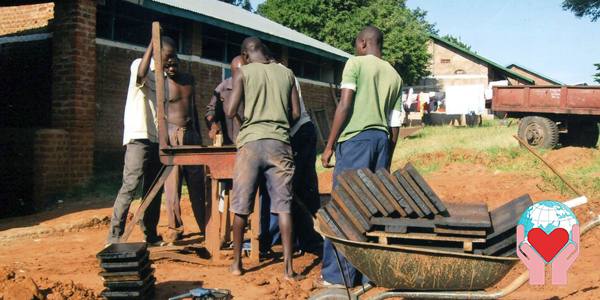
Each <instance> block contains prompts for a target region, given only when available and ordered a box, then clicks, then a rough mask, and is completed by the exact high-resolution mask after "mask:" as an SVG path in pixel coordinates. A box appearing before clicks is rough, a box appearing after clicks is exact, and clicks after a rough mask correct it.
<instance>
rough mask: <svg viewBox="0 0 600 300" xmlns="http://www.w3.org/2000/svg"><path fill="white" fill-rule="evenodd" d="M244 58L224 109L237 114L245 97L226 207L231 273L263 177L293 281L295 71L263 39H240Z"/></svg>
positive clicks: (238, 268) (236, 270)
mask: <svg viewBox="0 0 600 300" xmlns="http://www.w3.org/2000/svg"><path fill="white" fill-rule="evenodd" d="M242 57H243V59H244V60H245V61H246V62H247V63H248V64H247V65H244V66H242V67H241V68H240V70H239V72H236V74H235V75H234V77H233V91H232V95H231V106H229V107H228V108H227V109H226V115H227V117H229V118H233V117H235V116H236V114H237V110H238V106H239V105H240V103H241V102H242V99H243V101H244V116H243V123H242V126H241V129H240V133H239V134H238V137H237V141H236V146H237V147H238V153H237V156H236V161H235V167H234V175H233V176H234V178H233V200H232V203H231V209H230V210H231V212H233V213H235V218H234V222H233V249H234V260H233V264H232V265H231V272H232V273H233V274H234V275H241V274H242V270H243V269H242V261H241V252H242V240H243V233H244V228H245V227H246V222H247V219H248V215H249V214H250V213H252V209H253V201H254V196H255V194H256V190H257V187H258V184H259V180H260V178H261V177H264V178H265V181H266V186H267V188H268V193H269V196H270V198H271V204H270V207H271V213H275V214H278V215H279V228H280V229H281V239H282V243H283V256H284V278H285V279H288V280H294V279H296V274H295V273H294V270H293V267H292V251H293V249H292V248H293V241H292V226H293V224H292V216H291V204H292V180H293V175H294V161H293V155H292V149H291V147H290V137H289V129H290V127H291V126H292V125H293V123H294V122H295V121H297V120H298V118H299V117H300V104H299V102H298V92H297V90H296V86H295V83H294V74H293V73H292V71H291V70H289V69H288V68H286V67H284V66H281V65H279V64H276V63H273V62H271V61H270V60H269V59H268V57H267V55H266V54H265V50H264V46H263V43H262V42H261V41H260V40H259V39H258V38H255V37H249V38H246V39H245V40H244V42H243V43H242ZM255 213H260V212H255ZM253 250H255V249H253Z"/></svg>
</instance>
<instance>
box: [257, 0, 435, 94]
mask: <svg viewBox="0 0 600 300" xmlns="http://www.w3.org/2000/svg"><path fill="white" fill-rule="evenodd" d="M257 12H258V13H259V14H261V15H263V16H265V17H267V18H269V19H271V20H273V21H275V22H278V23H281V24H283V25H285V26H287V27H290V28H293V29H295V30H297V31H299V32H302V33H304V34H306V35H308V36H310V37H313V38H315V39H318V40H321V41H324V42H326V43H328V44H330V45H332V46H334V47H337V48H339V49H342V50H344V51H346V52H349V53H353V52H354V39H355V38H356V34H357V33H358V32H359V31H360V30H361V29H362V28H363V27H365V26H367V25H374V26H377V27H378V28H379V29H381V31H383V33H384V49H383V56H384V57H383V58H384V59H385V60H387V61H389V62H390V63H391V64H392V65H393V66H394V67H395V68H396V70H398V73H400V75H401V76H402V78H403V79H404V81H405V83H407V84H414V83H416V82H417V81H418V80H419V79H420V78H422V77H423V76H427V75H429V71H428V67H429V59H430V55H429V53H428V52H427V43H428V40H429V33H434V32H435V28H434V26H433V25H432V24H430V23H428V22H427V21H426V20H425V15H426V12H425V11H423V10H421V9H415V10H411V9H409V8H407V7H406V5H405V1H404V0H371V1H365V0H329V1H326V0H296V1H287V0H266V1H265V2H264V3H263V4H261V5H259V6H258V10H257Z"/></svg>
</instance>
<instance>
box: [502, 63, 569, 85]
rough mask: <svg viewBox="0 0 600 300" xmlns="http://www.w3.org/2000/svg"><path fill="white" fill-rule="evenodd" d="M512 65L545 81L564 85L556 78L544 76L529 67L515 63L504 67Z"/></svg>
mask: <svg viewBox="0 0 600 300" xmlns="http://www.w3.org/2000/svg"><path fill="white" fill-rule="evenodd" d="M512 67H517V68H519V69H521V70H523V71H525V72H527V73H531V74H533V75H535V76H537V77H540V78H542V79H544V80H546V81H548V82H550V83H553V84H556V85H565V84H564V83H562V82H560V81H558V80H555V79H552V78H550V77H548V76H545V75H542V74H540V73H538V72H534V71H532V70H531V69H527V68H525V67H523V66H521V65H517V64H510V65H508V66H507V67H506V68H508V69H510V68H512Z"/></svg>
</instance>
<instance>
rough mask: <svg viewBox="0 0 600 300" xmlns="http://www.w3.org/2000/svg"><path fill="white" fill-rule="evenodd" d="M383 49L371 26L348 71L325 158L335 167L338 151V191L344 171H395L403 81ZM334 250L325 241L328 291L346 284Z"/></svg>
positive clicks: (351, 273)
mask: <svg viewBox="0 0 600 300" xmlns="http://www.w3.org/2000/svg"><path fill="white" fill-rule="evenodd" d="M382 46H383V33H382V32H381V31H380V30H379V29H378V28H376V27H373V26H367V27H365V28H364V29H363V30H362V31H361V32H360V33H359V34H358V36H357V37H356V40H355V51H356V55H357V56H355V57H352V58H350V59H349V60H348V61H347V62H346V66H345V67H344V72H343V74H342V84H341V88H342V95H341V97H340V102H339V104H338V106H337V108H336V111H335V116H334V118H333V125H332V127H331V132H330V134H329V139H328V141H327V146H326V147H325V150H324V152H323V155H322V158H321V159H322V163H323V166H324V167H326V168H331V167H333V165H331V163H330V160H331V156H332V155H333V152H334V150H335V169H334V172H333V186H334V187H335V186H336V185H337V175H339V174H340V173H342V172H343V171H346V170H353V169H361V168H369V169H371V171H373V172H375V171H376V170H377V169H381V168H389V164H390V161H391V157H392V154H393V151H394V147H395V146H396V140H397V137H398V132H399V127H400V124H401V120H400V112H401V107H402V100H401V99H402V98H401V97H402V79H401V78H400V75H398V72H396V70H395V69H394V67H392V66H391V65H390V64H389V63H388V62H386V61H384V60H382V59H381V49H382ZM336 143H337V145H336ZM334 147H335V149H334ZM333 251H335V250H334V249H333V247H332V245H331V242H330V241H329V240H325V242H324V243H323V266H322V268H321V276H322V278H323V284H324V285H326V286H327V285H332V284H343V283H344V278H343V277H342V276H343V275H342V273H341V272H340V269H339V267H338V264H337V261H336V259H335V253H334V252H333ZM340 259H341V260H342V268H343V269H344V270H345V273H346V274H345V276H346V279H347V280H346V283H347V284H348V285H349V286H353V284H354V283H355V281H356V280H357V279H358V277H359V276H358V275H360V274H359V273H358V272H357V271H356V269H355V268H354V267H353V266H352V265H350V264H349V263H348V262H347V261H346V259H345V258H344V257H343V256H341V255H340Z"/></svg>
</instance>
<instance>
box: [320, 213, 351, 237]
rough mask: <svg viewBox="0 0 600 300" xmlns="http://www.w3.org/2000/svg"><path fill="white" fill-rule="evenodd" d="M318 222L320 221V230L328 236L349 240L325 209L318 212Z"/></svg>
mask: <svg viewBox="0 0 600 300" xmlns="http://www.w3.org/2000/svg"><path fill="white" fill-rule="evenodd" d="M317 220H318V221H319V228H321V230H323V231H324V232H325V233H326V234H329V235H333V236H336V237H339V238H343V239H348V237H347V236H346V235H345V234H344V233H343V232H342V230H341V229H340V228H339V227H338V225H337V224H336V223H335V222H334V221H333V218H332V217H331V215H330V214H329V213H328V212H327V211H326V210H325V209H324V208H320V209H319V210H318V211H317Z"/></svg>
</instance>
